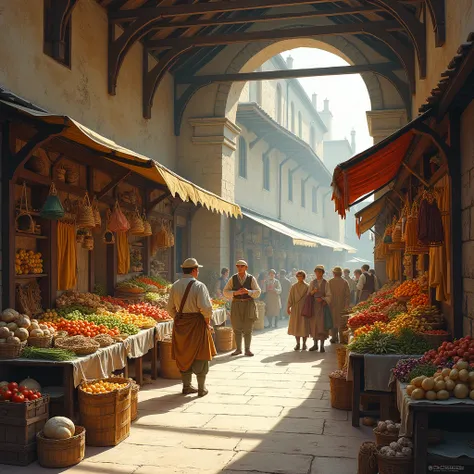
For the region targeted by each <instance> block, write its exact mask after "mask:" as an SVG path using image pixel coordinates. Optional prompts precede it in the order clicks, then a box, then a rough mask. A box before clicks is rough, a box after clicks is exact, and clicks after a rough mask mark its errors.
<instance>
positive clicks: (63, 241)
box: [57, 221, 77, 291]
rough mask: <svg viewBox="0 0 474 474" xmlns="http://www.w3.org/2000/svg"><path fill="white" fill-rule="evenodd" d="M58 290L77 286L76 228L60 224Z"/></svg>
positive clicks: (58, 236) (58, 229) (58, 237)
mask: <svg viewBox="0 0 474 474" xmlns="http://www.w3.org/2000/svg"><path fill="white" fill-rule="evenodd" d="M57 234H58V235H57V255H58V290H61V291H62V290H71V289H74V288H75V287H76V284H77V250H76V226H75V225H74V224H65V223H64V222H60V221H59V222H58V228H57Z"/></svg>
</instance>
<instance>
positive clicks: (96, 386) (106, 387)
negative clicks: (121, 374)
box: [81, 380, 127, 395]
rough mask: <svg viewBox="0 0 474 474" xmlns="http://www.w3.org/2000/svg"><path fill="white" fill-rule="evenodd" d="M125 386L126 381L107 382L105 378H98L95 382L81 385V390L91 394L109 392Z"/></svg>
mask: <svg viewBox="0 0 474 474" xmlns="http://www.w3.org/2000/svg"><path fill="white" fill-rule="evenodd" d="M126 386H127V384H126V383H117V382H107V380H99V381H97V382H91V383H85V384H83V385H82V386H81V390H82V391H83V392H86V393H90V394H91V395H100V394H102V393H110V392H114V391H115V390H120V389H122V388H125V387H126Z"/></svg>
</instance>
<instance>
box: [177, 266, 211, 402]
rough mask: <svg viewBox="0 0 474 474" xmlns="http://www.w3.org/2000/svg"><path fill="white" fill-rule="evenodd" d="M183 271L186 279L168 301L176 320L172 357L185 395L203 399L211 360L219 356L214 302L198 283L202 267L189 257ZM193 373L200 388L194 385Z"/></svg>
mask: <svg viewBox="0 0 474 474" xmlns="http://www.w3.org/2000/svg"><path fill="white" fill-rule="evenodd" d="M181 268H182V269H183V277H182V278H181V279H179V280H178V281H176V282H175V283H174V284H173V286H172V287H171V291H170V296H169V301H168V313H169V314H170V316H172V317H173V318H174V325H173V340H172V357H173V359H175V360H176V365H177V366H178V369H179V370H180V372H181V377H182V380H183V395H189V394H192V393H197V394H198V397H204V396H205V395H207V394H208V391H207V389H206V375H207V373H208V372H209V361H210V360H212V358H213V356H215V355H216V354H217V352H216V348H215V346H214V342H213V340H212V335H211V332H212V328H211V326H210V322H211V317H212V303H211V298H210V296H209V291H208V289H207V287H206V285H205V284H204V283H202V282H200V281H198V276H199V269H200V268H202V265H199V263H198V262H197V260H196V259H195V258H188V259H186V260H185V261H184V262H183V264H182V265H181ZM193 374H195V375H196V378H197V382H198V388H197V389H196V388H194V387H193V386H192V385H191V382H192V376H193Z"/></svg>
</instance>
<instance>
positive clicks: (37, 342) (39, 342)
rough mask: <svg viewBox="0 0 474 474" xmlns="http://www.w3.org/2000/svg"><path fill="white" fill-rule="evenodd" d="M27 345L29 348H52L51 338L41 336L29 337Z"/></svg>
mask: <svg viewBox="0 0 474 474" xmlns="http://www.w3.org/2000/svg"><path fill="white" fill-rule="evenodd" d="M28 345H29V346H31V347H43V348H47V347H52V346H53V336H43V337H31V336H30V337H29V338H28Z"/></svg>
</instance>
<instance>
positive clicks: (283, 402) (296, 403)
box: [248, 393, 331, 409]
mask: <svg viewBox="0 0 474 474" xmlns="http://www.w3.org/2000/svg"><path fill="white" fill-rule="evenodd" d="M321 395H322V393H321ZM248 404H249V405H267V406H268V405H270V406H280V407H305V408H322V409H329V408H330V406H331V405H330V403H329V401H328V400H320V399H319V398H306V399H305V398H289V397H288V398H283V397H265V396H263V395H255V396H253V397H252V398H251V400H250V401H249V402H248Z"/></svg>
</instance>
